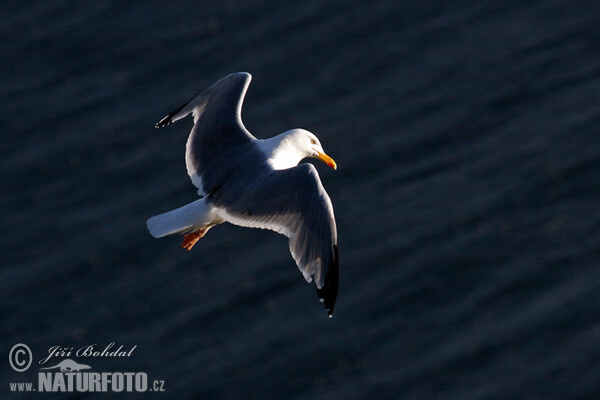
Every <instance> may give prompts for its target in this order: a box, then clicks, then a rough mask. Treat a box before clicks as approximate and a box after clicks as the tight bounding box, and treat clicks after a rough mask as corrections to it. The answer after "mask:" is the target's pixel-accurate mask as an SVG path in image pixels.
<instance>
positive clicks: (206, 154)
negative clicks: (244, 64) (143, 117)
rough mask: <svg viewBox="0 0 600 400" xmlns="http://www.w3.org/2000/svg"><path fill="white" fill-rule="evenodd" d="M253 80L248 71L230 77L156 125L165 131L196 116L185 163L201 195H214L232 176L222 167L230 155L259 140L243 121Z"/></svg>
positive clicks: (215, 84)
mask: <svg viewBox="0 0 600 400" xmlns="http://www.w3.org/2000/svg"><path fill="white" fill-rule="evenodd" d="M251 80H252V76H251V75H250V74H249V73H247V72H237V73H235V74H231V75H228V76H226V77H224V78H222V79H220V80H219V81H217V82H216V83H214V84H213V85H212V86H210V87H209V88H208V89H206V90H205V91H204V92H202V93H200V94H199V95H198V96H196V97H194V98H193V99H191V100H190V101H188V102H187V103H185V104H184V105H182V106H181V107H179V108H178V109H177V110H175V111H173V112H172V113H170V114H169V115H167V116H166V117H164V118H163V119H161V120H160V121H159V122H158V123H157V124H156V127H157V128H162V127H163V126H167V125H169V124H170V123H172V122H175V121H178V120H180V119H182V118H184V117H186V116H187V115H189V114H190V113H191V114H192V115H193V116H194V127H193V128H192V131H191V132H190V136H189V137H188V140H187V145H186V152H185V164H186V167H187V171H188V175H189V176H190V178H191V180H192V183H193V184H194V185H195V186H196V187H198V189H199V191H198V192H199V193H200V194H208V193H210V192H212V191H213V190H214V188H215V187H217V186H219V185H221V184H222V182H223V181H224V180H225V179H226V177H227V176H228V175H229V174H230V173H231V171H229V168H227V165H223V164H219V161H220V160H222V159H223V158H224V157H225V156H226V154H227V153H229V152H231V151H232V150H235V149H236V148H237V147H239V146H244V145H248V144H249V143H251V142H253V141H254V140H256V138H255V137H254V136H252V135H251V134H250V132H248V130H247V129H246V128H245V127H244V124H243V123H242V119H241V111H242V103H243V101H244V96H245V94H246V90H247V89H248V85H250V81H251ZM217 164H219V168H213V169H214V171H215V172H212V173H211V172H210V171H211V167H213V166H215V165H217ZM231 168H233V167H231ZM207 172H208V174H207Z"/></svg>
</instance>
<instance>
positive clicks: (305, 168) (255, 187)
mask: <svg viewBox="0 0 600 400" xmlns="http://www.w3.org/2000/svg"><path fill="white" fill-rule="evenodd" d="M251 80H252V76H251V75H250V74H249V73H246V72H238V73H234V74H231V75H228V76H226V77H224V78H222V79H220V80H219V81H217V82H216V83H214V84H213V85H212V86H210V87H209V88H208V89H206V90H205V91H204V92H202V93H200V94H199V95H197V96H196V97H194V98H192V99H191V100H190V101H188V102H187V103H185V104H184V105H182V106H181V107H179V108H177V109H176V110H175V111H173V112H172V113H170V114H169V115H167V116H166V117H164V118H163V119H161V120H160V121H159V122H158V123H157V124H156V128H162V127H164V126H167V125H169V124H170V123H172V122H175V121H178V120H180V119H182V118H184V117H186V116H188V115H189V114H192V116H193V117H194V127H193V128H192V131H191V132H190V135H189V137H188V139H187V144H186V152H185V164H186V167H187V172H188V175H189V176H190V179H191V180H192V183H193V184H194V185H195V186H196V187H197V188H198V195H199V196H200V199H198V200H196V201H194V202H192V203H189V204H187V205H185V206H183V207H180V208H177V209H175V210H172V211H168V212H165V213H163V214H160V215H156V216H154V217H152V218H150V219H148V221H147V222H146V225H147V227H148V230H149V232H150V234H151V235H152V236H153V237H155V238H161V237H164V236H167V235H173V234H184V235H185V236H184V237H183V243H182V244H181V247H182V248H184V249H186V250H188V251H189V250H191V249H192V247H193V246H194V245H195V244H196V242H197V241H198V240H199V239H200V238H202V237H203V236H204V235H205V234H206V232H207V231H208V230H209V229H210V228H212V227H213V226H215V225H219V224H222V223H224V222H229V223H231V224H234V225H239V226H243V227H248V228H259V229H269V230H272V231H275V232H277V233H280V234H282V235H285V236H287V237H288V238H289V247H290V252H291V254H292V257H293V259H294V261H295V262H296V264H297V265H298V268H299V269H300V272H302V275H303V276H304V279H305V280H306V281H307V282H308V283H310V282H311V281H313V280H314V282H315V285H316V288H317V296H318V298H319V300H320V301H321V302H322V303H323V304H324V305H325V309H326V310H327V314H328V316H329V317H330V318H331V317H332V315H333V307H334V305H335V300H336V297H337V291H338V277H339V259H338V246H337V229H336V224H335V217H334V214H333V205H332V204H331V199H330V198H329V195H328V194H327V192H326V191H325V189H324V188H323V184H322V183H321V180H320V179H319V174H318V173H317V170H316V168H315V167H314V166H313V165H312V164H301V165H298V164H299V163H300V161H302V160H303V159H305V158H316V159H319V160H321V161H323V162H324V163H325V164H327V165H328V166H330V167H331V168H333V169H337V165H336V163H335V161H334V160H333V159H332V158H331V157H329V156H328V155H327V154H326V153H325V151H324V150H323V147H322V146H321V143H320V141H319V139H318V138H317V137H316V136H315V135H314V134H313V133H311V132H309V131H307V130H304V129H291V130H288V131H286V132H283V133H281V134H279V135H277V136H274V137H272V138H269V139H264V140H261V139H257V138H255V137H254V136H253V135H252V134H251V133H250V132H248V130H247V129H246V127H245V126H244V124H243V122H242V119H241V110H242V103H243V101H244V96H245V94H246V90H247V89H248V86H249V85H250V81H251Z"/></svg>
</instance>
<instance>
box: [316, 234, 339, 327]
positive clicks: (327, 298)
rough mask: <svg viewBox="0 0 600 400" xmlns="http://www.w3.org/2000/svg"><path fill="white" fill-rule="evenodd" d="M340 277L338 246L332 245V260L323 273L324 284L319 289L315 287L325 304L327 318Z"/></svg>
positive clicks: (330, 314)
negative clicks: (324, 273) (325, 272)
mask: <svg viewBox="0 0 600 400" xmlns="http://www.w3.org/2000/svg"><path fill="white" fill-rule="evenodd" d="M339 277H340V262H339V257H338V247H337V245H333V262H332V263H331V265H330V266H329V270H328V271H327V274H326V275H325V284H324V285H323V287H322V288H321V289H319V288H317V296H319V300H321V301H322V302H323V304H324V305H325V309H326V310H327V315H328V316H329V318H331V317H333V308H334V306H335V300H336V298H337V292H338V282H339Z"/></svg>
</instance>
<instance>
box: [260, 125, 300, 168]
mask: <svg viewBox="0 0 600 400" xmlns="http://www.w3.org/2000/svg"><path fill="white" fill-rule="evenodd" d="M256 144H257V145H258V148H259V149H260V150H261V151H262V152H263V153H264V155H265V157H266V158H267V162H268V163H269V165H271V168H273V169H288V168H292V167H295V166H296V165H298V163H299V162H300V161H302V159H304V158H305V157H306V154H304V153H302V152H300V151H298V149H297V148H296V147H294V146H292V145H291V143H290V142H289V140H286V137H285V135H284V134H283V133H282V134H281V135H277V136H274V137H272V138H269V139H264V140H257V141H256Z"/></svg>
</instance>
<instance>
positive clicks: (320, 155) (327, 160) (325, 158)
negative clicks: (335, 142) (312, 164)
mask: <svg viewBox="0 0 600 400" xmlns="http://www.w3.org/2000/svg"><path fill="white" fill-rule="evenodd" d="M317 158H318V159H319V160H321V161H323V162H324V163H325V164H327V165H329V166H330V167H331V168H333V169H337V164H336V163H335V161H333V158H331V157H329V156H328V155H327V154H325V153H321V152H319V151H317Z"/></svg>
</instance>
